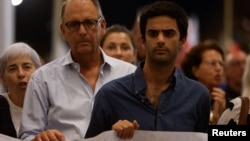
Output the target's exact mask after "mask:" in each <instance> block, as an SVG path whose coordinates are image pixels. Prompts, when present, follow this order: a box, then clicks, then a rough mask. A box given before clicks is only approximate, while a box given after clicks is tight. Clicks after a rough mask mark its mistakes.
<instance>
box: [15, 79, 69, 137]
mask: <svg viewBox="0 0 250 141" xmlns="http://www.w3.org/2000/svg"><path fill="white" fill-rule="evenodd" d="M48 99H49V98H48V90H47V87H46V85H45V84H44V83H42V82H39V81H38V80H36V79H35V78H34V77H31V78H30V80H29V84H28V87H27V89H26V93H25V99H24V106H23V113H22V119H21V124H20V130H19V134H18V138H20V139H22V140H32V139H34V140H38V139H40V138H41V139H45V138H49V139H54V138H55V137H56V138H57V139H58V140H59V141H64V140H65V139H64V135H62V134H61V133H60V132H59V131H55V130H51V131H50V130H48V131H44V130H45V129H46V127H47V123H48V114H47V113H48V111H49V106H50V105H49V100H48Z"/></svg>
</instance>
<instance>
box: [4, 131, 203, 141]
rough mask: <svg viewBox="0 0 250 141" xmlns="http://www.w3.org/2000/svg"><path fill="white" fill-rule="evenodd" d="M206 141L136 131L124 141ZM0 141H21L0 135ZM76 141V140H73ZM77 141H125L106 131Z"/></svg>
mask: <svg viewBox="0 0 250 141" xmlns="http://www.w3.org/2000/svg"><path fill="white" fill-rule="evenodd" d="M166 140H167V141H207V140H208V135H207V134H206V133H198V132H170V131H142V130H136V131H135V134H134V137H133V138H132V139H127V140H126V141H166ZM0 141H21V140H19V139H15V138H12V137H8V136H6V135H3V134H0ZM75 141H76V140H75ZM78 141H125V140H123V139H120V138H118V137H117V136H116V133H115V131H106V132H103V133H101V134H99V135H97V136H96V137H93V138H88V139H80V140H78Z"/></svg>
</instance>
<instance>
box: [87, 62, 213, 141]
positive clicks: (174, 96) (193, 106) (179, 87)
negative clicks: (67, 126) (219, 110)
mask: <svg viewBox="0 0 250 141" xmlns="http://www.w3.org/2000/svg"><path fill="white" fill-rule="evenodd" d="M141 67H142V66H141ZM141 67H138V68H137V70H136V71H135V73H133V74H131V75H128V76H125V77H122V78H120V79H117V80H114V81H111V82H109V83H107V84H105V85H104V86H103V87H102V88H101V89H100V91H99V92H98V93H97V96H96V101H95V104H94V109H93V112H92V117H91V121H90V125H89V128H88V130H87V133H86V136H85V137H86V138H88V137H93V136H96V135H98V134H99V133H101V132H103V131H106V130H111V128H112V125H113V124H114V123H116V122H117V121H118V120H124V119H127V120H129V121H131V122H132V121H133V120H137V122H138V123H139V130H152V131H187V132H188V131H191V132H207V128H208V123H209V114H210V98H209V91H208V89H207V88H206V87H205V86H203V85H202V84H201V83H199V82H197V81H194V80H191V79H189V78H187V77H186V76H184V75H183V74H182V73H181V72H180V70H177V69H175V71H174V74H173V77H172V79H171V82H170V83H171V84H170V86H169V87H168V88H167V89H166V90H165V91H163V92H162V94H161V96H160V101H159V105H158V108H157V109H155V108H154V107H153V106H152V104H151V103H150V102H149V100H148V99H147V97H146V94H145V90H146V87H147V84H146V82H145V80H144V78H143V74H142V69H141Z"/></svg>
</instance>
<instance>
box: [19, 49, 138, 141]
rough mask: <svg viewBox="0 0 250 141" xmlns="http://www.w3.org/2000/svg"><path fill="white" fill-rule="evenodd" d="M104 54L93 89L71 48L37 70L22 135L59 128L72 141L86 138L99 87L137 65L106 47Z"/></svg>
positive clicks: (27, 99) (30, 86) (28, 93)
mask: <svg viewBox="0 0 250 141" xmlns="http://www.w3.org/2000/svg"><path fill="white" fill-rule="evenodd" d="M101 51H102V50H101ZM102 56H103V59H104V63H103V64H102V65H101V69H100V73H99V76H98V80H97V82H96V86H95V90H94V91H93V90H92V88H91V86H90V85H89V84H88V82H87V80H86V79H85V77H84V76H83V75H81V74H80V65H79V64H78V63H75V62H74V61H73V60H72V57H71V55H70V51H69V52H68V53H67V54H66V55H65V56H64V57H61V58H59V59H56V60H54V61H52V62H50V63H48V64H46V65H44V66H42V67H40V68H39V69H38V70H36V71H35V72H34V73H33V74H32V76H31V78H30V80H29V83H28V88H27V90H26V95H25V100H24V107H23V115H22V120H21V127H20V132H19V138H21V139H23V140H24V139H27V140H31V139H33V138H34V137H35V136H36V135H37V134H38V133H40V132H42V131H44V130H46V129H57V130H59V131H60V132H62V133H63V134H64V135H65V136H66V139H67V140H69V141H73V140H78V139H81V138H84V135H85V132H86V130H87V127H88V125H89V121H90V116H91V112H92V108H93V102H94V99H95V95H96V93H97V91H98V90H99V89H100V88H101V87H102V86H103V84H105V83H107V82H109V81H110V80H113V79H116V78H118V77H122V76H124V75H127V74H130V73H132V72H134V71H135V69H136V66H135V65H132V64H130V63H127V62H124V61H121V60H118V59H114V58H111V57H109V56H107V55H105V53H104V52H103V51H102Z"/></svg>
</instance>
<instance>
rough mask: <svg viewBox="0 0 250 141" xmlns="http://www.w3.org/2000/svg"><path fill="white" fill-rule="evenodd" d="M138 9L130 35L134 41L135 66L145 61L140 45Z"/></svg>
mask: <svg viewBox="0 0 250 141" xmlns="http://www.w3.org/2000/svg"><path fill="white" fill-rule="evenodd" d="M139 23H140V9H139V10H138V11H137V14H136V19H135V21H134V25H133V27H132V29H131V33H132V35H133V37H134V39H135V49H136V53H137V54H136V63H135V64H136V65H138V64H139V63H140V62H142V61H144V60H145V57H146V49H145V47H144V45H143V43H142V39H141V32H140V25H139Z"/></svg>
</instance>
